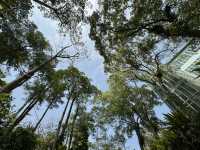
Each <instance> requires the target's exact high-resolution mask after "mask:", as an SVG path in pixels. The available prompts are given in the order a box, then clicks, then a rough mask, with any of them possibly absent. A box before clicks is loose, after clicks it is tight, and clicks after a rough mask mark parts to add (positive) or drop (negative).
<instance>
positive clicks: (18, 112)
mask: <svg viewBox="0 0 200 150" xmlns="http://www.w3.org/2000/svg"><path fill="white" fill-rule="evenodd" d="M30 102H31V100H27V101H26V102H25V103H24V104H23V105H22V106H21V107H20V108H19V109H18V111H17V112H16V113H15V116H18V115H19V114H20V112H21V111H22V110H23V109H24V108H25V107H26V106H27V105H28V103H30Z"/></svg>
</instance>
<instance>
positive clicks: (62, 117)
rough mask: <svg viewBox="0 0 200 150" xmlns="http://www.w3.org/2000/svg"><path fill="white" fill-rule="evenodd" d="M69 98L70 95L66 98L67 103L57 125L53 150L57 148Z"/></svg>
mask: <svg viewBox="0 0 200 150" xmlns="http://www.w3.org/2000/svg"><path fill="white" fill-rule="evenodd" d="M70 97H71V94H70V96H69V97H68V100H67V103H66V105H65V108H64V111H63V113H62V116H61V119H60V121H59V123H58V129H57V131H56V139H55V143H54V149H57V147H58V138H59V134H60V129H61V126H62V122H63V119H64V116H65V113H66V111H67V107H68V105H69V101H70Z"/></svg>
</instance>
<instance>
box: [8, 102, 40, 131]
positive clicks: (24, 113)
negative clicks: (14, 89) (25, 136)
mask: <svg viewBox="0 0 200 150" xmlns="http://www.w3.org/2000/svg"><path fill="white" fill-rule="evenodd" d="M37 102H38V101H37V99H35V98H34V99H33V100H32V102H31V103H30V104H29V105H28V106H27V107H26V109H25V110H24V111H23V112H22V113H21V114H20V115H19V117H18V118H17V119H16V120H15V121H14V123H13V125H11V127H10V131H12V130H13V129H14V128H15V127H16V126H17V125H18V124H19V123H20V122H21V121H22V120H23V119H24V118H25V116H26V115H27V114H28V113H29V112H30V111H31V109H32V108H33V107H34V106H35V105H36V104H37Z"/></svg>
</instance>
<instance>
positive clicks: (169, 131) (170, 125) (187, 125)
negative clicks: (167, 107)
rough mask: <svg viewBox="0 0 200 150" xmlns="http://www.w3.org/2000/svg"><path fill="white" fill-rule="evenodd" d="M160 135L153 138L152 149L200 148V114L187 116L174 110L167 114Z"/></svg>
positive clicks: (184, 149) (182, 149) (185, 149)
mask: <svg viewBox="0 0 200 150" xmlns="http://www.w3.org/2000/svg"><path fill="white" fill-rule="evenodd" d="M165 124H166V125H165V127H164V129H163V130H162V132H161V134H160V137H157V138H155V139H154V140H153V142H152V144H150V147H151V149H152V150H160V149H162V150H190V149H199V148H200V143H199V139H200V132H199V131H200V122H199V115H195V116H185V115H184V114H182V113H178V112H174V113H172V114H167V115H166V121H165Z"/></svg>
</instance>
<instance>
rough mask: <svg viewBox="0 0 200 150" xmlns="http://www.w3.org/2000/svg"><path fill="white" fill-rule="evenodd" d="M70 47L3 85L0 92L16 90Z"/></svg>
mask: <svg viewBox="0 0 200 150" xmlns="http://www.w3.org/2000/svg"><path fill="white" fill-rule="evenodd" d="M68 47H69V46H68ZM68 47H64V48H62V49H61V50H60V51H59V52H58V53H57V54H56V55H54V56H53V57H52V58H50V59H49V60H47V61H45V62H44V63H43V64H41V65H39V66H37V67H35V68H34V69H32V70H30V71H28V72H27V73H25V74H24V75H22V76H20V77H18V78H17V79H16V80H14V81H12V82H11V83H9V84H7V85H5V86H4V87H2V88H1V89H0V94H1V93H10V92H11V91H12V90H14V89H16V88H17V87H19V86H21V85H22V84H23V83H24V82H26V81H28V80H29V79H30V78H31V77H32V76H33V75H34V74H35V73H36V72H38V71H39V70H40V69H42V68H43V67H44V66H45V65H46V64H48V63H50V62H51V61H52V60H54V59H55V58H56V57H58V56H59V55H60V54H61V53H62V52H63V51H64V50H65V49H66V48H68Z"/></svg>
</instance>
